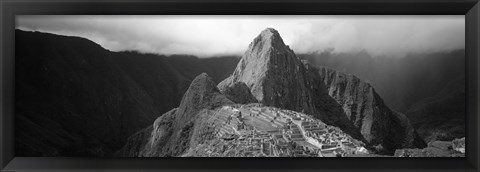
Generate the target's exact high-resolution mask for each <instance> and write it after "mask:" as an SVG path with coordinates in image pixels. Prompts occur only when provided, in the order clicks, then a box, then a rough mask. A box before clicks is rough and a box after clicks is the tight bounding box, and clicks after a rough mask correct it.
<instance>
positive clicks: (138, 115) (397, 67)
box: [15, 29, 465, 157]
mask: <svg viewBox="0 0 480 172" xmlns="http://www.w3.org/2000/svg"><path fill="white" fill-rule="evenodd" d="M15 40H16V41H15V42H16V45H15V46H16V50H15V52H16V53H15V54H16V62H15V63H16V64H15V72H16V73H15V78H16V79H15V84H16V88H15V113H16V118H15V120H16V143H17V144H16V145H17V146H16V153H17V156H128V157H137V156H147V157H158V156H218V155H225V156H227V155H228V156H231V155H254V156H265V152H264V151H266V150H264V151H261V152H263V154H262V153H258V152H257V153H252V154H250V153H247V152H248V151H247V152H241V153H239V152H237V153H232V152H231V151H234V150H236V149H233V148H231V147H232V146H238V145H237V144H232V143H240V142H236V141H237V140H238V141H239V140H241V139H242V138H244V139H246V138H250V135H248V133H246V131H248V132H250V131H252V132H253V131H255V132H259V133H257V134H260V135H262V134H263V135H264V136H265V133H264V132H267V133H268V132H270V133H269V134H270V135H271V137H272V138H273V137H276V136H279V134H278V133H276V134H275V133H273V134H272V132H274V131H282V129H281V127H280V126H281V125H279V123H281V124H282V125H284V126H289V127H290V128H289V129H286V130H283V131H287V130H288V132H298V130H297V129H294V128H295V126H296V124H295V120H296V118H297V117H296V116H299V115H300V116H302V118H301V120H307V121H311V122H313V123H315V124H319V125H320V124H322V125H325V130H328V132H327V133H328V134H327V135H328V137H330V136H332V135H336V136H340V135H341V136H342V137H341V138H343V139H347V140H349V141H348V142H349V144H348V145H351V146H352V145H353V146H354V147H357V148H359V149H360V148H361V147H365V148H366V149H368V151H369V152H370V153H374V154H378V153H380V154H389V155H393V153H394V152H395V150H398V149H403V148H424V147H425V146H427V145H426V143H425V142H424V139H425V140H426V141H427V142H428V141H430V140H453V139H454V138H460V137H464V131H465V129H464V128H462V127H464V122H465V121H464V120H461V119H462V118H465V109H464V105H465V103H464V102H463V103H462V100H463V101H464V99H462V97H463V98H464V97H465V91H464V90H465V88H464V83H465V78H464V73H462V72H463V70H461V69H462V64H464V63H461V62H459V61H461V60H462V59H459V60H458V61H457V60H455V57H457V56H461V55H462V53H463V51H454V52H451V53H438V54H436V56H434V55H431V54H429V55H425V58H423V57H408V58H398V59H390V58H389V59H387V58H378V59H376V58H372V57H370V56H369V55H368V54H367V53H365V52H363V53H360V54H356V55H355V54H334V53H329V52H325V53H316V54H304V55H298V56H297V55H296V54H295V53H294V52H293V51H292V50H291V49H290V48H289V47H288V46H287V45H285V44H284V43H283V40H282V38H281V37H280V34H279V33H278V32H277V31H276V30H274V29H266V30H264V31H263V32H262V33H260V34H259V35H258V36H257V37H256V38H255V39H254V40H253V41H252V43H251V44H250V45H249V47H248V50H247V51H246V53H245V54H244V55H243V57H242V58H238V57H233V56H231V57H215V58H197V57H195V56H189V55H172V56H163V55H155V54H143V53H138V52H111V51H108V50H106V49H104V48H102V47H101V46H100V45H98V44H96V43H94V42H92V41H89V40H87V39H84V38H79V37H68V36H60V35H54V34H48V33H40V32H26V31H21V30H16V33H15ZM362 54H363V55H362ZM430 55H431V56H430ZM353 56H358V57H359V58H358V59H357V58H355V57H353ZM419 56H420V55H419ZM437 56H438V57H439V58H435V57H437ZM459 58H463V60H464V53H463V56H462V57H459ZM449 64H450V65H451V66H450V65H449ZM409 65H411V68H410V67H407V66H409ZM383 70H384V71H385V72H383V73H382V71H383ZM402 70H403V71H404V72H405V73H404V74H402V73H399V72H401V71H402ZM352 74H353V75H352ZM462 74H463V75H462ZM357 76H358V77H357ZM462 76H463V77H462ZM397 80H398V81H397ZM365 81H366V82H365ZM217 83H218V85H217ZM462 84H463V85H462ZM416 87H418V89H415V88H416ZM377 90H379V91H378V92H379V93H377ZM422 90H423V91H422ZM404 95H405V96H404ZM407 95H411V96H407ZM395 96H397V98H398V99H395ZM384 97H387V98H386V101H385V103H384V100H383V99H382V98H384ZM447 105H448V106H447ZM389 107H393V108H389ZM462 107H463V109H462ZM225 108H233V109H237V110H238V109H240V111H241V110H244V111H245V112H244V115H245V114H246V113H250V112H252V116H251V117H240V116H238V114H237V112H236V111H235V110H232V111H225ZM272 108H276V109H275V110H272ZM397 108H398V109H399V110H398V111H396V110H397ZM462 110H463V111H462ZM256 111H259V112H257V113H258V114H257V115H260V116H256V117H254V116H255V115H253V114H255V112H256ZM290 111H291V112H292V113H290ZM266 112H268V113H271V114H268V113H266ZM275 114H277V115H278V116H276V117H275ZM404 114H405V115H404ZM292 115H293V116H292ZM229 116H232V117H229ZM260 117H261V119H264V118H265V119H267V118H268V119H269V118H272V119H271V120H270V121H269V120H266V121H264V122H263V123H262V124H260V123H249V122H248V121H249V120H248V119H260ZM232 118H233V119H237V120H244V121H242V123H239V124H238V125H237V124H235V126H234V125H233V124H230V121H231V120H232ZM219 119H221V120H219ZM227 119H229V120H227ZM287 119H290V120H293V123H287V122H286V121H285V120H287ZM409 119H410V120H409ZM299 120H300V119H299ZM260 121H263V120H260ZM227 122H228V124H227ZM290 122H292V121H290ZM300 122H301V121H300ZM240 124H242V125H240ZM287 124H288V125H287ZM293 124H295V125H293ZM265 125H267V126H270V125H273V126H277V127H280V128H276V129H275V130H274V131H273V130H270V129H271V128H270V129H265V128H264V126H265ZM226 126H229V127H230V126H231V127H230V128H228V127H226ZM240 126H241V128H242V129H241V130H240V128H237V127H240ZM292 126H293V127H294V128H291V127H292ZM298 126H299V128H300V131H302V134H301V135H300V136H299V137H301V138H303V139H305V140H309V141H307V142H308V143H305V145H304V144H303V143H304V142H305V141H292V138H285V139H286V140H285V141H288V140H289V139H290V142H289V143H294V147H288V146H287V147H288V149H291V151H290V152H288V151H287V153H286V154H285V155H292V156H293V155H296V156H303V155H307V154H308V155H313V154H315V155H321V154H325V155H327V154H329V153H325V152H318V154H316V152H314V151H306V150H307V149H308V150H310V149H315V146H312V145H315V144H316V142H315V143H312V142H311V139H312V138H317V136H318V137H320V135H322V134H319V133H316V134H314V133H315V132H313V131H317V130H312V132H313V133H310V130H307V129H304V128H303V127H304V126H303V125H300V124H299V125H298ZM232 127H233V128H232ZM245 127H246V128H247V129H245ZM249 127H253V128H249ZM331 128H337V129H339V130H340V131H338V132H337V131H336V129H333V130H331ZM415 129H417V130H418V134H417V131H415ZM322 131H323V130H322ZM288 132H287V133H288ZM307 133H308V134H307ZM321 133H323V132H321ZM325 134H326V133H323V135H322V138H324V136H326V135H325ZM280 135H282V134H280ZM283 136H285V137H287V136H288V137H290V136H293V137H297V136H298V135H292V133H290V134H285V133H284V134H283ZM343 136H345V137H343ZM251 137H253V138H256V135H255V134H253V135H251ZM338 138H340V137H338ZM422 138H424V139H422ZM264 141H265V140H264ZM324 141H326V140H324ZM338 141H340V140H338ZM272 142H273V140H272ZM340 142H341V141H340ZM279 143H280V142H278V140H277V142H275V144H270V145H271V146H272V147H271V148H269V149H268V151H270V152H269V154H271V155H274V154H275V153H274V152H276V153H277V154H275V155H284V154H282V153H285V152H282V151H283V150H281V149H280V148H279V147H278V145H276V144H279ZM282 143H283V142H282ZM218 144H221V145H223V146H224V147H225V149H213V148H215V147H216V146H218ZM320 144H326V143H320ZM329 144H330V143H329ZM197 145H203V147H201V148H198V149H196V148H195V146H197ZM280 145H283V144H280ZM298 145H300V146H298ZM264 146H266V145H262V147H264ZM275 146H277V147H275ZM283 146H285V145H283ZM252 149H254V148H252ZM255 149H256V148H255ZM277 149H278V150H277ZM294 149H295V150H296V149H304V151H306V152H308V153H305V152H304V153H303V154H299V152H298V151H297V153H295V150H294ZM239 150H240V149H239ZM242 150H243V149H242ZM274 150H275V151H274ZM342 150H343V151H342V154H344V155H345V154H347V153H348V151H346V149H344V148H342ZM279 152H280V153H279ZM353 152H357V153H358V152H364V151H359V150H358V149H357V150H356V151H353ZM289 153H290V154H289ZM337 153H338V152H337ZM350 153H352V152H350Z"/></svg>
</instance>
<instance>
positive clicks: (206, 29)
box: [16, 15, 465, 56]
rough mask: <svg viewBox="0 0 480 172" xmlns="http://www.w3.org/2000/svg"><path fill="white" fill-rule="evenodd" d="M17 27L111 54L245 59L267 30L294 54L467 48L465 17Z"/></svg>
mask: <svg viewBox="0 0 480 172" xmlns="http://www.w3.org/2000/svg"><path fill="white" fill-rule="evenodd" d="M16 24H17V28H20V29H25V30H37V31H43V32H51V33H56V34H62V35H70V36H80V37H85V38H88V39H90V40H92V41H94V42H97V43H98V44H100V45H102V46H103V47H105V48H107V49H109V50H112V51H122V50H137V51H141V52H151V53H159V54H193V55H198V56H213V55H224V54H237V55H240V54H243V52H244V51H245V50H246V48H247V46H248V44H249V43H250V42H251V41H252V40H253V38H254V37H255V36H256V35H257V34H259V33H260V31H262V30H263V29H265V28H267V27H273V28H275V29H277V30H278V31H279V32H280V34H281V35H282V38H283V39H284V41H285V43H286V44H287V45H290V47H291V48H292V49H293V50H294V51H295V52H296V53H309V52H314V51H323V50H326V49H334V51H336V52H351V51H359V50H366V51H367V52H369V53H371V54H373V55H388V56H402V55H404V54H406V53H417V52H420V53H423V52H441V51H451V50H455V49H460V48H464V46H465V18H464V16H84V15H80V16H79V15H62V16H60V15H50V16H46V15H22V16H17V18H16Z"/></svg>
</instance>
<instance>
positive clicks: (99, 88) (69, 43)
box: [15, 30, 238, 156]
mask: <svg viewBox="0 0 480 172" xmlns="http://www.w3.org/2000/svg"><path fill="white" fill-rule="evenodd" d="M15 40H16V41H15V42H16V44H15V55H16V58H15V85H16V88H15V113H16V115H15V125H16V127H17V130H16V143H17V146H16V147H17V149H16V153H17V156H92V155H93V156H107V155H109V154H110V153H112V152H113V151H115V150H118V149H119V148H120V147H122V146H123V145H124V143H125V141H126V138H127V137H128V136H130V135H131V134H133V133H134V132H137V131H138V130H139V129H140V128H144V127H145V126H147V125H148V124H149V123H150V122H151V121H152V120H154V119H155V118H156V117H158V116H160V115H161V114H163V113H165V112H167V111H169V110H170V109H172V108H174V107H177V106H178V104H179V103H180V100H181V98H182V96H183V93H184V92H185V91H186V90H187V88H188V86H189V85H190V82H191V81H192V79H193V78H194V77H195V76H196V75H198V74H200V73H202V72H206V73H210V74H211V76H212V77H213V78H214V80H217V81H219V80H222V79H223V78H225V77H227V74H228V73H230V72H232V71H233V68H234V66H235V65H236V63H237V62H238V58H237V57H217V58H207V59H199V58H197V57H195V56H186V55H175V56H162V55H154V54H141V53H136V52H111V51H108V50H105V49H104V48H102V47H101V46H99V45H98V44H96V43H94V42H92V41H89V40H87V39H84V38H79V37H67V36H60V35H54V34H47V33H40V32H26V31H22V30H16V31H15ZM218 66H221V67H218Z"/></svg>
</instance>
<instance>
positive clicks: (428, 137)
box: [406, 77, 466, 142]
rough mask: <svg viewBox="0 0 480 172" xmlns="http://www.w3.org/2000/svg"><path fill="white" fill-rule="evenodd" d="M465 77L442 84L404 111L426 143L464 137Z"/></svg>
mask: <svg viewBox="0 0 480 172" xmlns="http://www.w3.org/2000/svg"><path fill="white" fill-rule="evenodd" d="M465 96H466V94H465V78H464V77H459V78H457V79H455V80H452V81H450V82H449V83H447V84H444V87H443V89H442V90H441V91H440V92H439V93H438V94H436V95H434V96H432V97H427V98H425V99H423V100H421V101H419V102H417V103H415V104H414V105H412V107H411V108H410V109H409V110H408V111H407V112H406V114H407V116H408V117H409V119H411V121H412V123H413V125H414V126H415V128H416V130H417V131H418V133H419V135H420V136H421V137H422V138H424V140H425V141H426V142H430V141H434V140H441V141H450V140H453V139H457V138H462V137H465V131H466V129H465V122H466V106H465V105H466V102H465Z"/></svg>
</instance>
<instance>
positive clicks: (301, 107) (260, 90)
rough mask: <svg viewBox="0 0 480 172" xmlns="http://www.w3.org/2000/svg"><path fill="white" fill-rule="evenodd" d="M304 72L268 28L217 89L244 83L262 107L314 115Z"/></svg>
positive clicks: (297, 60) (296, 60)
mask: <svg viewBox="0 0 480 172" xmlns="http://www.w3.org/2000/svg"><path fill="white" fill-rule="evenodd" d="M305 72H306V71H305V68H304V67H303V65H302V64H301V62H300V60H299V59H298V58H297V57H296V56H295V53H294V52H293V51H292V50H291V49H290V48H289V47H288V46H286V45H285V44H284V43H283V40H282V38H281V37H280V34H279V33H278V32H277V31H276V30H275V29H271V28H268V29H266V30H264V31H262V32H261V33H260V35H258V36H257V37H256V38H255V39H254V40H253V42H252V43H250V45H249V47H248V50H247V51H246V52H245V54H244V55H243V57H242V59H241V60H240V62H239V64H238V65H237V68H236V69H235V71H234V72H233V74H232V75H231V76H230V77H229V78H227V79H225V80H224V81H222V82H221V83H220V84H219V85H218V87H219V88H220V89H222V90H223V89H225V88H226V87H232V86H233V85H235V84H236V83H237V82H243V83H245V84H246V85H247V86H248V87H249V88H250V91H251V93H252V94H253V96H254V97H255V98H256V99H257V100H258V101H259V102H261V103H263V104H264V105H267V106H269V105H272V106H276V107H279V108H285V109H292V110H298V111H305V112H308V113H315V112H316V111H315V108H314V105H313V104H312V101H311V100H312V97H311V96H312V95H311V94H309V92H308V90H307V89H306V87H307V85H306V84H307V80H306V78H305Z"/></svg>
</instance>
